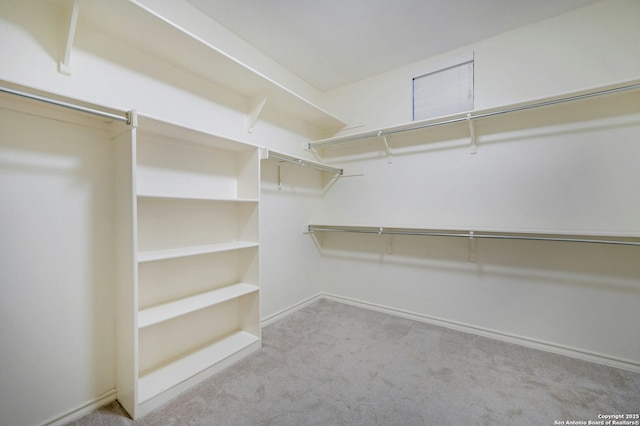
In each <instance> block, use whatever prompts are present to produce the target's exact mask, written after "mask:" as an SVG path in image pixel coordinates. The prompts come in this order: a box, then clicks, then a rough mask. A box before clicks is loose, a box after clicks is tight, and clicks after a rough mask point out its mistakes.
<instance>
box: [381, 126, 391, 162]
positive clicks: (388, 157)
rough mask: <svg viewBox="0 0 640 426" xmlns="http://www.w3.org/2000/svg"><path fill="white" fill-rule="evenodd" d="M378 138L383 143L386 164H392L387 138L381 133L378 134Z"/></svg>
mask: <svg viewBox="0 0 640 426" xmlns="http://www.w3.org/2000/svg"><path fill="white" fill-rule="evenodd" d="M378 136H380V137H382V141H383V142H384V152H385V153H386V154H387V163H388V164H391V163H393V161H392V156H393V154H392V153H391V148H389V140H388V139H387V136H386V135H383V134H382V132H378Z"/></svg>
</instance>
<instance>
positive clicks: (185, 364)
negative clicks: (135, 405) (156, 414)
mask: <svg viewBox="0 0 640 426" xmlns="http://www.w3.org/2000/svg"><path fill="white" fill-rule="evenodd" d="M258 341H260V338H259V337H258V336H255V335H253V334H251V333H247V332H246V331H237V332H235V333H232V334H229V335H227V336H225V337H222V338H220V339H218V340H215V341H213V342H211V343H210V344H209V345H207V346H205V347H201V348H198V349H196V350H194V351H193V352H188V353H186V354H183V355H182V356H180V357H179V358H177V359H174V360H173V361H171V362H168V363H166V364H163V365H161V366H160V367H158V368H156V369H153V370H151V371H148V372H143V373H142V374H141V375H140V379H139V382H138V400H139V402H140V403H143V402H145V401H148V400H149V399H151V398H153V397H154V396H156V395H159V394H160V393H162V392H164V391H166V390H167V389H169V388H171V387H173V386H175V385H177V384H179V383H181V382H183V381H185V380H187V379H189V378H190V377H192V376H194V375H196V374H198V373H200V372H201V371H203V370H205V369H207V368H208V367H211V366H212V365H214V364H216V363H218V362H220V361H222V360H224V359H225V358H228V357H230V356H231V355H233V354H235V353H236V352H238V351H241V350H242V349H244V348H246V347H248V346H250V345H252V344H253V343H256V342H258Z"/></svg>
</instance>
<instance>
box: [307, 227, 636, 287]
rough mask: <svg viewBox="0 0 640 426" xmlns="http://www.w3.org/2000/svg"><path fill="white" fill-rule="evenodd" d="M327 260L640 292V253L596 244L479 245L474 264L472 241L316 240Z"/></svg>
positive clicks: (342, 236)
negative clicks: (471, 248) (470, 244)
mask: <svg viewBox="0 0 640 426" xmlns="http://www.w3.org/2000/svg"><path fill="white" fill-rule="evenodd" d="M310 238H313V239H314V241H315V243H316V246H317V248H318V250H319V252H320V254H321V255H322V256H323V257H324V258H333V259H341V260H348V261H354V262H357V263H359V264H364V265H365V267H366V264H368V263H369V264H378V265H385V264H386V265H394V266H401V267H405V268H411V269H416V270H424V271H425V273H426V272H428V271H429V270H444V271H451V272H456V273H465V274H471V275H475V276H480V277H482V276H484V277H491V276H500V277H504V278H513V279H518V280H525V281H540V282H553V283H559V284H564V285H575V286H581V287H582V286H591V287H595V288H601V289H605V288H606V289H607V290H615V291H621V292H629V293H634V294H637V293H639V292H640V262H638V259H639V256H640V247H634V246H612V245H606V244H593V243H572V242H557V241H553V242H549V241H518V240H478V239H476V240H475V243H474V244H475V257H476V260H475V262H472V261H470V246H469V241H468V239H467V238H451V237H432V236H402V235H393V236H392V235H371V234H347V233H316V234H311V236H310Z"/></svg>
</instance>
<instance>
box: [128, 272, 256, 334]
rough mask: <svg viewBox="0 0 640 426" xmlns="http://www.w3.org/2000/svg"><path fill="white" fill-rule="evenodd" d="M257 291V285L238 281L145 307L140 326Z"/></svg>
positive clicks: (141, 312)
mask: <svg viewBox="0 0 640 426" xmlns="http://www.w3.org/2000/svg"><path fill="white" fill-rule="evenodd" d="M256 291H258V287H257V286H255V285H251V284H245V283H238V284H233V285H230V286H227V287H222V288H218V289H215V290H211V291H207V292H205V293H200V294H196V295H193V296H189V297H185V298H183V299H179V300H175V301H173V302H169V303H164V304H162V305H158V306H154V307H151V308H147V309H143V310H141V311H140V312H139V313H138V327H139V328H143V327H148V326H151V325H154V324H158V323H160V322H163V321H167V320H170V319H172V318H176V317H179V316H181V315H185V314H188V313H190V312H195V311H197V310H200V309H204V308H208V307H210V306H214V305H217V304H219V303H223V302H226V301H228V300H232V299H235V298H237V297H240V296H244V295H246V294H249V293H253V292H256Z"/></svg>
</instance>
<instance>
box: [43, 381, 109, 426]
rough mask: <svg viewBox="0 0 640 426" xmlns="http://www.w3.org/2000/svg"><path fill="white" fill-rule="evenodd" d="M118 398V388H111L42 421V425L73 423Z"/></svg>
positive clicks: (57, 425)
mask: <svg viewBox="0 0 640 426" xmlns="http://www.w3.org/2000/svg"><path fill="white" fill-rule="evenodd" d="M115 400H116V390H115V389H111V390H109V391H107V392H105V393H103V394H102V395H100V396H97V397H95V398H93V399H91V400H89V401H87V402H85V403H84V404H81V405H79V406H77V407H76V408H72V409H71V410H69V411H67V412H65V413H63V414H61V415H59V416H57V417H55V418H53V419H50V420H47V421H45V422H44V423H41V424H40V426H45V425H46V426H60V425H66V424H67V423H71V422H72V421H74V420H78V419H79V418H80V417H82V416H84V415H86V414H89V413H90V412H92V411H95V410H97V409H98V408H100V407H103V406H105V405H107V404H110V403H112V402H113V401H115Z"/></svg>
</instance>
